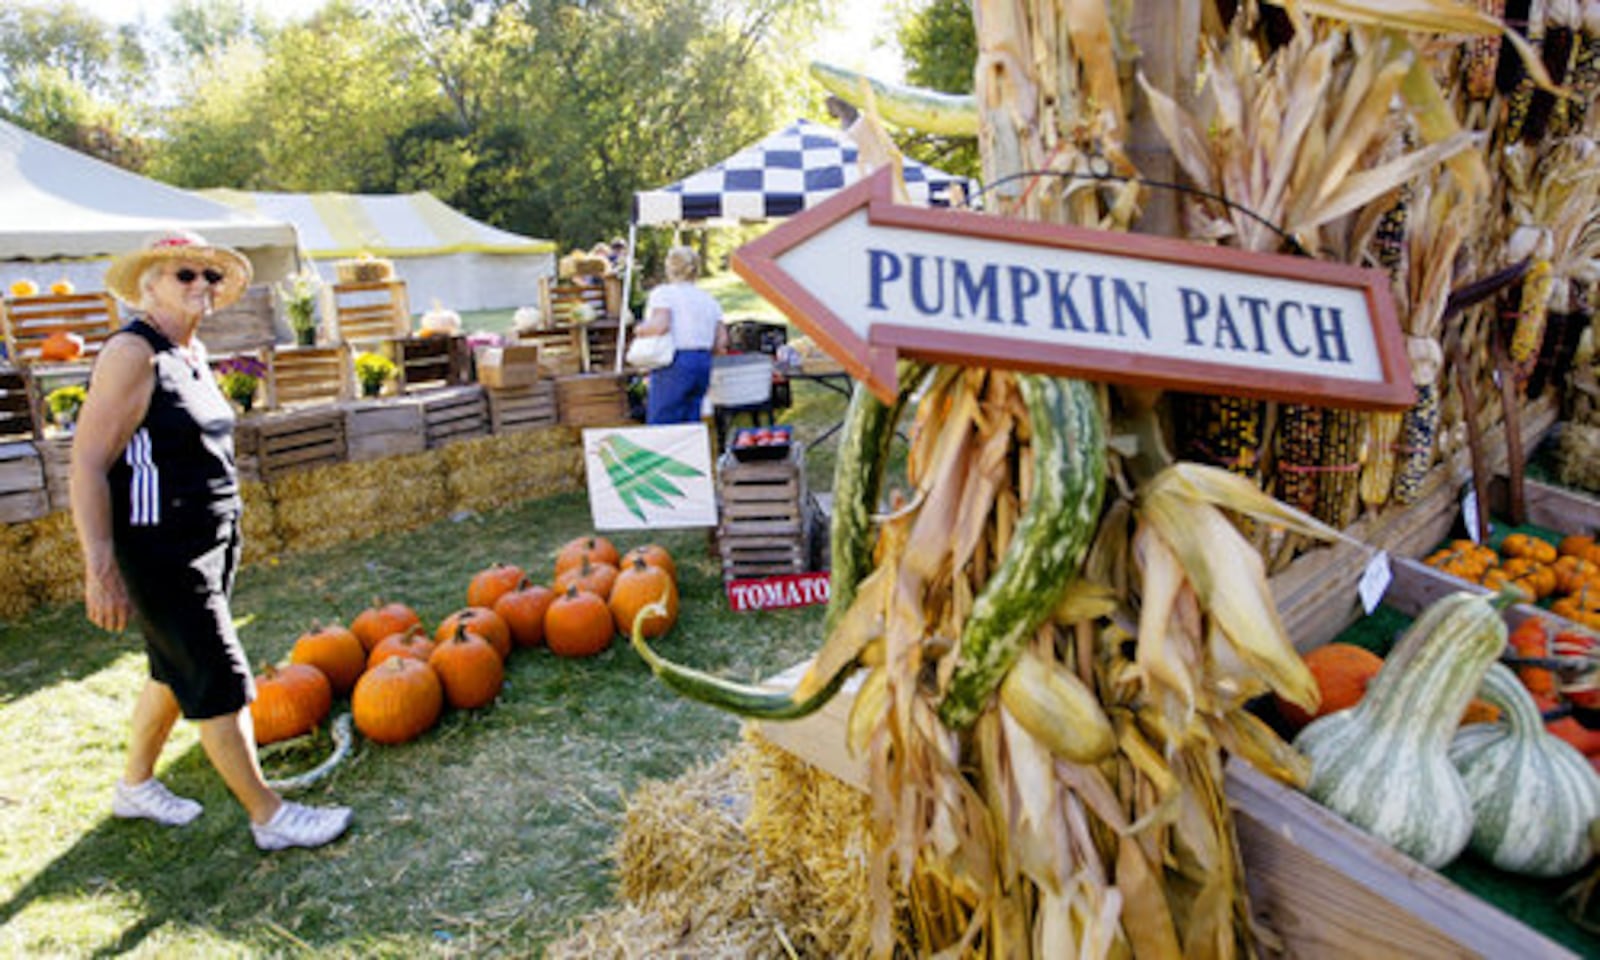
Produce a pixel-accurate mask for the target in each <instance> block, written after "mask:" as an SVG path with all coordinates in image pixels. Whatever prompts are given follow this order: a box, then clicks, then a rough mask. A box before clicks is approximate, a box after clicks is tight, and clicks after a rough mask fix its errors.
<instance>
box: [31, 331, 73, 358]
mask: <svg viewBox="0 0 1600 960" xmlns="http://www.w3.org/2000/svg"><path fill="white" fill-rule="evenodd" d="M81 356H83V338H82V337H80V336H78V335H77V334H75V333H67V332H66V331H65V330H57V331H55V332H54V333H52V334H50V335H49V336H48V337H45V338H44V342H43V343H41V344H39V359H40V360H44V361H47V362H51V363H65V362H67V361H69V360H76V359H78V358H79V357H81Z"/></svg>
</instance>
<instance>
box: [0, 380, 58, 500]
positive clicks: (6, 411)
mask: <svg viewBox="0 0 1600 960" xmlns="http://www.w3.org/2000/svg"><path fill="white" fill-rule="evenodd" d="M32 392H33V387H32V385H31V384H30V383H29V382H28V377H27V374H25V373H24V372H23V371H22V370H20V369H18V368H16V367H12V366H9V365H4V364H0V523H21V522H23V521H24V520H33V519H35V518H37V517H42V516H44V515H45V514H46V513H48V512H49V510H50V499H49V495H48V493H47V492H46V489H45V480H44V466H43V463H42V460H41V458H40V456H39V451H38V450H37V449H36V448H35V447H34V445H33V440H34V439H35V438H36V437H37V436H39V428H38V423H37V420H36V418H35V416H34V411H33V404H34V402H35V401H34V400H33V399H32Z"/></svg>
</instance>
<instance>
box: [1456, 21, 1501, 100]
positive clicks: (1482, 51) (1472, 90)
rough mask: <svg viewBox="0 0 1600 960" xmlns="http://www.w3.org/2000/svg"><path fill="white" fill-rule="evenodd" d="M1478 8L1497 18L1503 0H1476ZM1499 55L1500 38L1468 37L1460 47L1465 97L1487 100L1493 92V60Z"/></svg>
mask: <svg viewBox="0 0 1600 960" xmlns="http://www.w3.org/2000/svg"><path fill="white" fill-rule="evenodd" d="M1478 9H1479V10H1480V11H1482V12H1483V13H1484V14H1487V15H1488V16H1491V17H1494V18H1495V19H1499V18H1500V17H1501V16H1502V15H1503V14H1504V13H1505V11H1506V3H1505V0H1478ZM1499 55H1500V38H1499V37H1497V36H1484V35H1479V36H1475V37H1469V38H1468V39H1467V40H1466V41H1465V42H1464V43H1463V44H1462V47H1461V67H1462V69H1461V73H1462V76H1463V77H1464V79H1465V81H1466V90H1467V97H1468V98H1470V99H1472V100H1487V99H1489V97H1490V96H1491V95H1493V94H1494V71H1495V61H1496V59H1498V57H1499Z"/></svg>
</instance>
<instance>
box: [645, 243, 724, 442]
mask: <svg viewBox="0 0 1600 960" xmlns="http://www.w3.org/2000/svg"><path fill="white" fill-rule="evenodd" d="M666 273H667V282H666V283H663V284H660V285H659V286H657V287H656V288H655V289H653V290H651V291H650V296H649V298H648V299H647V300H646V301H645V306H644V322H643V323H641V324H640V325H639V327H638V329H637V330H635V331H634V334H635V336H640V337H660V336H670V337H672V346H673V350H674V353H673V357H672V363H670V364H668V365H667V366H665V367H662V368H661V369H659V370H653V371H651V373H650V394H649V397H648V398H647V402H646V413H645V422H647V423H650V424H660V423H695V422H698V421H699V419H700V407H701V404H702V403H703V402H704V401H705V396H706V388H707V387H709V386H710V385H711V355H712V354H713V353H722V352H723V351H725V350H726V349H727V346H728V332H727V328H725V327H724V326H723V325H722V307H721V306H720V305H719V304H718V303H717V301H716V300H715V299H713V298H712V296H711V294H709V293H706V292H705V291H704V290H702V289H700V288H699V287H697V286H695V278H696V277H698V276H699V275H700V256H699V254H697V253H695V252H694V248H692V247H673V248H672V249H671V250H668V251H667V259H666Z"/></svg>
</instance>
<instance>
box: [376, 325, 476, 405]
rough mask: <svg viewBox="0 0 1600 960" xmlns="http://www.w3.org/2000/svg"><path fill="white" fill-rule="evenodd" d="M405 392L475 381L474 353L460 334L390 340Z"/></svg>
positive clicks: (397, 375) (397, 376) (398, 383)
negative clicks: (473, 373)
mask: <svg viewBox="0 0 1600 960" xmlns="http://www.w3.org/2000/svg"><path fill="white" fill-rule="evenodd" d="M387 349H388V351H389V354H390V359H392V360H394V365H395V380H396V389H398V390H399V391H400V392H401V393H411V392H413V391H416V390H427V389H431V388H434V387H457V386H461V385H463V384H466V383H470V382H471V381H472V355H471V352H470V351H469V349H468V348H467V338H466V337H463V336H459V335H452V336H442V335H438V334H435V335H433V336H427V337H402V338H399V339H394V340H390V341H388V343H387Z"/></svg>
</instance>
